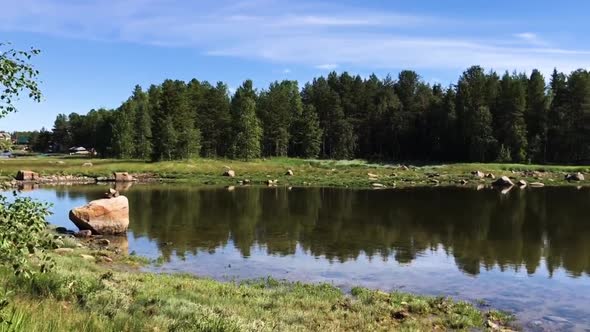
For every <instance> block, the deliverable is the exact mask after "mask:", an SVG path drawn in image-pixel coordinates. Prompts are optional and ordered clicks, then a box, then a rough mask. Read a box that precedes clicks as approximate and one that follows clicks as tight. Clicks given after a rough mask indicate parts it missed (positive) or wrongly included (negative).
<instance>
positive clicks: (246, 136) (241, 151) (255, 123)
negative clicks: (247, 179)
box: [233, 96, 262, 160]
mask: <svg viewBox="0 0 590 332" xmlns="http://www.w3.org/2000/svg"><path fill="white" fill-rule="evenodd" d="M235 107H238V108H239V109H236V110H235V111H234V121H233V123H234V135H235V136H234V149H233V150H234V156H235V157H236V158H240V159H245V160H249V159H254V158H259V157H260V152H261V151H260V141H261V139H262V128H261V127H260V121H259V120H258V117H257V116H256V103H255V102H254V100H253V99H252V98H251V97H249V96H246V97H241V98H240V101H239V103H238V104H236V106H235Z"/></svg>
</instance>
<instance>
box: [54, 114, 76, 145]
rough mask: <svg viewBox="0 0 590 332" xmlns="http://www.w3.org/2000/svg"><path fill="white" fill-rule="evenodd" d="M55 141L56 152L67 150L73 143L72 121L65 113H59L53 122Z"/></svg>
mask: <svg viewBox="0 0 590 332" xmlns="http://www.w3.org/2000/svg"><path fill="white" fill-rule="evenodd" d="M53 142H54V149H55V150H56V152H65V151H67V150H68V149H69V148H70V147H71V144H72V133H71V130H70V123H69V121H68V117H67V116H66V115H65V114H58V115H57V117H56V118H55V122H54V123H53Z"/></svg>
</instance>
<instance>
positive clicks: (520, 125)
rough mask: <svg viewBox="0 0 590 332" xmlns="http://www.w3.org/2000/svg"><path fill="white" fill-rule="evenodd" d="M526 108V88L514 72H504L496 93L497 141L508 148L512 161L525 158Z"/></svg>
mask: <svg viewBox="0 0 590 332" xmlns="http://www.w3.org/2000/svg"><path fill="white" fill-rule="evenodd" d="M525 109H526V89H525V86H524V83H523V80H521V79H520V78H519V77H518V76H517V75H516V74H514V75H510V74H508V72H506V73H505V74H504V76H503V77H502V80H501V81H500V91H499V94H498V113H497V114H496V117H497V122H500V123H501V124H502V125H501V126H500V128H499V130H498V133H497V134H496V135H497V136H496V137H497V138H498V140H499V142H500V143H501V144H503V145H505V146H506V148H508V149H509V150H510V151H511V152H512V154H511V158H512V161H515V162H523V161H525V160H526V151H527V144H528V142H527V132H526V122H525V118H524V113H525Z"/></svg>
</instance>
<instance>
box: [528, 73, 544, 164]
mask: <svg viewBox="0 0 590 332" xmlns="http://www.w3.org/2000/svg"><path fill="white" fill-rule="evenodd" d="M526 105H527V108H526V114H525V119H526V126H527V133H528V137H527V140H528V142H529V149H528V155H529V158H530V159H531V160H532V161H534V162H545V161H546V159H547V155H546V154H547V130H548V123H547V121H548V118H547V116H548V114H547V111H548V100H547V95H546V93H545V78H544V77H543V75H542V74H541V72H539V71H538V70H533V72H532V73H531V76H530V78H529V80H528V82H527V102H526Z"/></svg>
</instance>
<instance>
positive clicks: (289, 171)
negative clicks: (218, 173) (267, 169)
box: [222, 166, 295, 188]
mask: <svg viewBox="0 0 590 332" xmlns="http://www.w3.org/2000/svg"><path fill="white" fill-rule="evenodd" d="M222 176H226V177H230V178H235V177H236V171H234V170H233V169H231V168H230V167H228V166H225V170H224V171H223V174H222ZM285 176H295V172H293V170H292V169H287V171H286V172H285ZM237 183H238V184H239V185H249V184H251V181H250V180H249V179H244V180H238V181H237ZM264 183H265V184H266V185H267V186H276V185H277V184H278V183H279V180H277V179H274V180H270V179H268V180H266V181H264ZM230 187H231V186H230ZM228 188H229V187H228Z"/></svg>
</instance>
